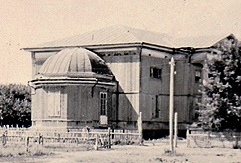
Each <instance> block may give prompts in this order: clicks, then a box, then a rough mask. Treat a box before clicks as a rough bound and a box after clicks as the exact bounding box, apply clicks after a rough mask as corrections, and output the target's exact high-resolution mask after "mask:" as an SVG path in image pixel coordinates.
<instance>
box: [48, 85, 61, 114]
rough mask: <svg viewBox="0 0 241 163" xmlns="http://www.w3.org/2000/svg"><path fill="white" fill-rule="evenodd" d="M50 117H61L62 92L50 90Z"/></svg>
mask: <svg viewBox="0 0 241 163" xmlns="http://www.w3.org/2000/svg"><path fill="white" fill-rule="evenodd" d="M47 92H48V116H60V90H59V89H58V88H56V87H54V88H48V91H47Z"/></svg>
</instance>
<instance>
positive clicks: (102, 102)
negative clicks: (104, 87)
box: [100, 92, 107, 115]
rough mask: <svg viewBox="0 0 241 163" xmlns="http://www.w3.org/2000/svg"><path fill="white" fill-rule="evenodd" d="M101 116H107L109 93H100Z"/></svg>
mask: <svg viewBox="0 0 241 163" xmlns="http://www.w3.org/2000/svg"><path fill="white" fill-rule="evenodd" d="M100 115H107V93H106V92H101V93H100Z"/></svg>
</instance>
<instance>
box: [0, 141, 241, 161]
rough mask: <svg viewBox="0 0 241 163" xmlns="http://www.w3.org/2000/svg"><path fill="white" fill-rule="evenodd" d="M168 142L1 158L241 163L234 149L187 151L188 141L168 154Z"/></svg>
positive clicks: (149, 142) (238, 152)
mask: <svg viewBox="0 0 241 163" xmlns="http://www.w3.org/2000/svg"><path fill="white" fill-rule="evenodd" d="M168 149H169V145H168V140H160V141H147V142H144V145H143V146H139V145H115V146H112V148H111V149H100V150H98V151H96V150H85V151H83V150H75V149H72V150H71V149H62V150H54V151H51V154H49V155H41V156H15V157H13V156H11V157H0V162H29V163H30V162H36V163H41V162H50V163H75V162H87V163H88V162H90V163H92V162H93V163H98V162H99V163H116V162H117V163H118V162H120V163H131V162H133V163H135V162H138V163H142V162H143V163H146V162H173V163H174V162H176V163H177V162H188V163H192V162H193V163H199V162H200V163H206V162H207V163H208V162H213V163H216V162H218V163H228V162H232V163H234V162H235V163H237V162H240V163H241V150H240V149H231V148H187V147H186V141H185V140H182V141H179V142H178V148H176V153H175V154H170V153H168V152H167V151H168Z"/></svg>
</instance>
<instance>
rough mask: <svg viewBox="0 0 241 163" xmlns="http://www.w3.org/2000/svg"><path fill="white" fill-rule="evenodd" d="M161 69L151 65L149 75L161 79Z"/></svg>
mask: <svg viewBox="0 0 241 163" xmlns="http://www.w3.org/2000/svg"><path fill="white" fill-rule="evenodd" d="M161 74H162V69H159V68H155V67H151V69H150V77H152V78H156V79H161Z"/></svg>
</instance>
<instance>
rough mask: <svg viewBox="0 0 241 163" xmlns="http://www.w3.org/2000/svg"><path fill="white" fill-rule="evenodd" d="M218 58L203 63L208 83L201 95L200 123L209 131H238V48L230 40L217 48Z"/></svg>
mask: <svg viewBox="0 0 241 163" xmlns="http://www.w3.org/2000/svg"><path fill="white" fill-rule="evenodd" d="M216 48H217V50H219V52H221V54H219V57H214V58H212V59H209V60H207V61H206V64H207V66H206V71H207V72H208V80H207V81H205V82H204V83H203V86H202V89H201V92H202V93H203V95H204V97H205V98H204V102H203V103H202V104H200V110H199V114H200V117H199V120H200V121H201V122H202V124H203V127H204V128H205V129H209V130H216V131H222V130H226V129H230V130H239V131H241V91H240V90H241V82H240V81H241V56H240V55H241V48H240V47H239V46H238V45H237V41H236V40H235V39H233V38H229V37H228V38H227V39H225V40H223V41H222V42H220V43H219V44H217V45H216Z"/></svg>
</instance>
